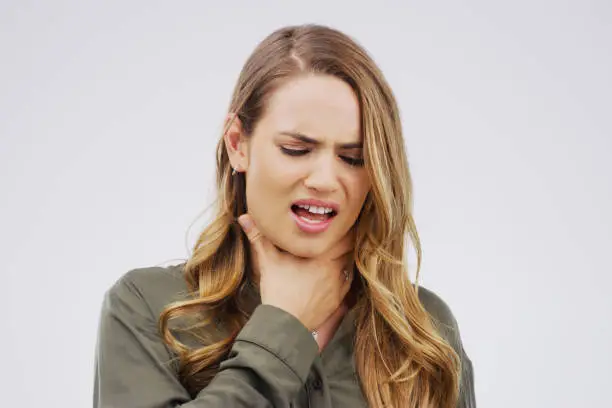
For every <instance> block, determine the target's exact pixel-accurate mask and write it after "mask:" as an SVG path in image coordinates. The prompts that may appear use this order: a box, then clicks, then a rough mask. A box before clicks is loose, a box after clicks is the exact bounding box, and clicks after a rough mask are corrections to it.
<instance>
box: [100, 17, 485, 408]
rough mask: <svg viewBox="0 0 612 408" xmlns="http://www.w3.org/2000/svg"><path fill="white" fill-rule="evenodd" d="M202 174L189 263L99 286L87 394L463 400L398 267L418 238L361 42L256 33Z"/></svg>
mask: <svg viewBox="0 0 612 408" xmlns="http://www.w3.org/2000/svg"><path fill="white" fill-rule="evenodd" d="M217 183H218V188H219V197H218V208H217V213H216V217H215V218H214V220H213V221H212V223H211V224H210V225H209V226H208V227H207V228H206V229H205V230H204V231H203V232H202V234H201V235H200V237H199V239H198V242H197V244H196V245H195V248H194V252H193V255H192V256H191V258H190V259H189V260H188V261H187V262H185V263H183V264H180V265H176V266H172V267H165V268H161V267H151V268H141V269H136V270H132V271H130V272H128V273H127V274H125V275H124V276H123V277H122V278H121V279H120V280H119V281H118V282H117V283H116V284H115V285H114V286H113V287H112V288H111V289H110V290H109V291H108V292H107V295H106V297H105V301H104V305H103V308H102V315H101V320H100V329H99V338H98V348H97V355H96V380H95V391H94V406H96V407H104V408H107V407H126V408H127V407H129V408H140V407H141V408H153V407H171V406H172V407H176V406H181V407H184V408H192V407H193V408H196V407H206V408H213V407H225V408H229V407H290V406H292V407H317V408H324V407H359V406H370V407H436V408H438V407H456V406H459V407H474V406H475V403H474V390H473V381H472V378H473V376H472V368H471V363H470V360H469V359H468V357H467V356H466V354H465V352H464V350H463V347H462V345H461V340H460V337H459V333H458V328H457V323H456V321H455V319H454V318H453V315H452V313H451V311H450V310H449V308H448V307H447V306H446V305H445V303H444V302H443V301H442V300H440V299H439V298H438V297H437V296H436V295H435V294H433V293H432V292H430V291H428V290H426V289H424V288H422V287H421V288H418V286H416V285H413V284H412V283H411V281H410V280H409V277H408V273H407V270H406V269H407V268H406V265H407V263H406V257H405V252H406V251H405V239H404V238H405V236H406V234H408V236H409V237H410V238H411V240H412V242H413V244H414V246H415V248H416V252H417V255H418V266H420V254H421V251H420V246H419V240H418V236H417V232H416V229H415V225H414V222H413V219H412V215H411V198H412V196H411V180H410V174H409V170H408V163H407V159H406V154H405V149H404V142H403V136H402V131H401V125H400V119H399V113H398V108H397V105H396V102H395V99H394V96H393V94H392V92H391V90H390V88H389V86H388V84H387V83H386V82H385V80H384V78H383V75H382V74H381V72H380V71H379V69H378V68H377V67H376V65H375V64H374V62H373V61H372V60H371V59H370V57H369V56H368V55H367V54H366V52H365V51H364V50H363V49H362V48H361V47H359V46H358V45H357V44H356V43H355V42H353V41H352V40H351V39H350V38H348V37H347V36H346V35H344V34H342V33H340V32H338V31H336V30H333V29H330V28H327V27H322V26H316V25H306V26H297V27H286V28H283V29H280V30H278V31H276V32H274V33H272V34H271V35H270V36H269V37H267V38H266V39H265V40H264V41H263V42H262V43H261V44H260V45H259V46H258V47H257V48H256V49H255V51H254V52H253V54H252V55H251V57H250V58H249V59H248V61H247V62H246V64H245V66H244V68H243V70H242V72H241V74H240V77H239V79H238V83H237V86H236V88H235V91H234V94H233V97H232V101H231V105H230V108H229V114H228V117H227V122H226V127H225V130H224V133H223V137H222V138H221V140H220V142H219V144H218V148H217ZM236 221H238V222H236ZM417 278H418V268H417Z"/></svg>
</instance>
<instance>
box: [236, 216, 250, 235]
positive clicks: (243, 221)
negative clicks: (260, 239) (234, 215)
mask: <svg viewBox="0 0 612 408" xmlns="http://www.w3.org/2000/svg"><path fill="white" fill-rule="evenodd" d="M238 222H239V223H240V225H241V226H242V228H243V229H244V232H249V231H250V230H251V227H252V226H253V222H252V221H251V217H249V216H248V215H241V216H240V217H238Z"/></svg>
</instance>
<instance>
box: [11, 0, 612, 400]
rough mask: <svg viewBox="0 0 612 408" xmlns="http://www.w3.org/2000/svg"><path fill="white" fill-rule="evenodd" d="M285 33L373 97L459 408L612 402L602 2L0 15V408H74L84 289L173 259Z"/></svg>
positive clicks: (85, 313) (608, 28) (27, 9)
mask: <svg viewBox="0 0 612 408" xmlns="http://www.w3.org/2000/svg"><path fill="white" fill-rule="evenodd" d="M307 22H316V23H323V24H328V25H331V26H333V27H336V28H339V29H341V30H342V31H344V32H346V33H348V34H349V35H351V36H353V37H354V38H356V39H357V40H358V41H359V42H360V43H361V44H363V45H364V46H365V47H366V49H367V50H368V51H369V52H370V53H371V55H372V56H373V57H374V59H375V60H376V61H377V62H378V64H379V65H380V67H381V68H382V70H383V72H384V74H385V75H386V77H387V79H388V80H389V82H390V84H391V86H392V87H393V89H394V92H395V94H396V96H397V99H398V101H399V105H400V108H401V112H402V118H403V124H404V129H405V135H406V145H407V150H408V155H409V160H410V165H411V169H412V173H413V177H414V187H415V190H414V192H415V217H416V222H417V226H418V228H419V232H420V235H421V238H422V244H423V249H424V258H423V267H422V274H421V276H422V279H421V284H423V285H424V286H426V287H428V288H430V289H432V290H434V291H435V292H437V293H438V294H439V295H440V296H441V297H442V298H443V299H444V300H445V301H446V302H447V303H448V304H449V305H450V307H451V308H452V310H453V311H454V313H455V316H456V318H457V320H458V321H459V325H460V328H461V332H462V336H463V339H464V343H465V348H466V350H467V352H468V354H469V355H470V357H471V358H472V360H473V362H474V367H475V373H476V394H477V400H478V405H479V406H480V407H508V408H510V407H513V408H514V407H519V406H520V407H534V408H536V407H537V408H541V407H554V408H561V407H603V406H607V407H610V406H612V393H611V392H610V388H609V383H610V379H611V377H612V375H611V374H610V367H611V366H612V357H611V354H612V353H611V352H610V346H611V345H612V329H611V323H612V316H611V314H612V313H611V311H612V301H611V296H610V292H611V289H612V288H611V287H610V286H611V284H612V279H611V278H610V274H611V273H612V262H611V261H610V256H611V252H610V248H611V247H612V215H610V211H611V210H612V181H611V174H612V164H611V158H610V157H611V154H612V141H611V138H612V136H611V134H612V124H611V121H610V110H611V107H612V97H611V95H612V85H611V78H610V72H612V50H611V48H612V47H611V39H612V5H611V3H610V2H607V1H604V0H602V1H584V0H583V1H578V0H575V1H563V2H558V1H552V0H549V1H544V0H539V1H533V0H530V1H514V2H491V1H484V0H482V1H464V2H461V1H438V2H425V1H421V2H416V1H407V2H406V1H404V2H400V1H397V2H391V1H380V2H378V3H376V5H375V3H374V2H363V3H359V2H354V1H350V2H349V1H344V2H340V1H308V2H304V1H301V2H284V1H283V2H281V1H277V2H272V1H257V2H247V1H223V2H219V1H215V2H212V1H210V2H209V1H181V2H176V1H175V2H170V1H166V2H157V1H105V2H78V1H72V2H69V1H54V2H44V1H38V2H36V1H2V2H1V6H0V85H1V87H0V137H1V139H0V141H1V145H0V171H1V174H0V183H1V184H0V188H1V190H0V191H1V193H0V194H1V199H0V205H1V207H0V208H1V211H0V234H1V235H0V251H1V260H2V263H1V266H0V272H1V279H2V280H1V285H0V307H1V308H0V310H1V311H2V319H1V321H2V324H1V326H0V327H1V329H0V330H1V336H0V346H1V349H2V354H3V357H2V363H1V364H0V376H1V379H0V401H1V402H0V405H2V406H4V407H20V408H24V407H42V406H44V407H58V408H59V407H62V408H63V407H86V406H91V398H92V389H93V357H94V348H95V342H96V330H97V324H98V316H99V311H100V305H101V301H102V296H103V293H104V292H105V291H106V290H107V289H108V288H109V286H110V285H111V284H112V283H113V282H114V281H115V280H116V279H117V278H119V276H121V275H122V274H124V273H125V272H127V271H128V270H130V269H132V268H137V267H143V266H152V265H158V264H163V265H166V264H168V263H178V262H180V259H182V258H185V257H187V256H188V254H189V251H190V247H191V245H192V244H193V242H194V239H195V237H196V235H197V233H198V232H199V230H200V229H201V227H202V226H203V225H204V223H205V221H206V216H204V217H199V216H200V214H201V212H202V211H203V210H204V209H205V208H206V207H207V206H208V205H209V204H210V202H211V199H212V197H213V196H214V194H213V193H214V188H213V171H214V147H215V144H216V142H217V139H218V137H219V135H220V131H221V126H222V121H223V118H224V114H225V110H226V108H227V104H228V102H229V98H230V93H231V91H232V87H233V85H234V83H235V81H236V79H237V76H238V72H239V70H240V68H241V66H242V64H243V63H244V61H245V60H246V58H247V56H248V55H249V53H250V52H251V51H252V50H253V48H254V47H255V45H256V44H257V43H258V42H259V41H261V40H262V39H263V38H264V37H265V36H266V35H267V34H269V33H270V32H271V31H273V30H274V29H276V28H279V27H280V26H284V25H288V24H296V23H307ZM198 217H199V218H198ZM174 259H179V260H177V261H173V260H174ZM413 259H414V257H413Z"/></svg>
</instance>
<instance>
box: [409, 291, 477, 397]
mask: <svg viewBox="0 0 612 408" xmlns="http://www.w3.org/2000/svg"><path fill="white" fill-rule="evenodd" d="M419 299H420V300H421V302H422V303H423V306H424V307H425V309H426V310H427V312H428V313H429V314H430V316H431V317H432V318H433V320H434V323H435V325H436V328H437V329H438V331H439V333H440V335H441V336H442V337H443V338H444V339H445V340H446V341H448V343H449V344H450V346H451V347H452V348H453V349H454V350H455V352H456V353H457V355H458V356H459V359H460V362H461V373H460V379H459V400H458V402H457V408H476V394H475V391H474V369H473V365H472V361H471V360H470V358H469V357H468V355H467V353H466V352H465V349H464V347H463V341H462V339H461V334H460V333H459V324H458V323H457V320H456V319H455V316H454V315H453V312H452V311H451V309H450V307H449V306H448V305H447V304H446V303H445V302H444V301H443V300H442V299H441V298H440V297H439V296H438V295H436V294H435V293H434V292H432V291H430V290H428V289H426V288H424V287H419Z"/></svg>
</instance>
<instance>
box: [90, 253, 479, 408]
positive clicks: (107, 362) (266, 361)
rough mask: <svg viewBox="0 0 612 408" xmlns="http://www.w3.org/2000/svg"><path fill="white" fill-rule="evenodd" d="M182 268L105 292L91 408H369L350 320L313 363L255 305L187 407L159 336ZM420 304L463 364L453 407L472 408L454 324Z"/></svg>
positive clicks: (312, 347) (292, 334)
mask: <svg viewBox="0 0 612 408" xmlns="http://www.w3.org/2000/svg"><path fill="white" fill-rule="evenodd" d="M183 265H184V264H180V265H174V266H168V267H150V268H139V269H133V270H131V271H129V272H128V273H126V274H125V275H123V276H122V277H121V278H120V279H119V280H118V281H117V282H116V283H115V284H114V285H113V286H112V287H111V288H110V289H109V290H108V291H107V292H106V294H105V297H104V301H103V305H102V311H101V316H100V323H99V329H98V339H97V347H96V355H95V380H94V395H93V406H94V407H95V408H111V407H112V408H162V407H164V408H165V407H182V408H221V407H223V408H240V407H261V408H264V407H266V408H270V407H295V408H307V407H313V408H331V407H341V408H344V407H347V408H357V407H367V404H366V399H365V398H364V396H363V394H362V391H361V388H360V386H359V381H358V378H357V374H356V370H355V364H354V359H353V334H354V325H353V324H352V323H353V319H354V314H353V313H352V312H353V311H349V313H348V314H347V315H346V316H345V317H344V319H343V320H342V323H341V324H340V326H339V328H338V330H337V331H336V333H335V335H334V337H333V338H332V340H331V341H330V342H329V344H328V345H327V346H326V347H325V349H324V350H323V352H321V353H319V350H318V346H317V343H316V342H315V340H314V339H313V337H312V335H311V333H310V332H309V331H308V329H307V328H306V327H304V325H303V324H302V323H301V322H300V321H299V320H298V319H296V318H295V317H293V316H292V315H291V314H289V313H287V312H285V311H283V310H281V309H278V308H276V307H274V306H270V305H263V304H261V302H259V304H256V305H254V310H253V312H252V314H251V317H250V319H249V320H248V322H247V323H246V325H245V326H244V327H243V329H242V330H241V331H240V333H239V334H238V336H237V338H236V340H235V342H234V344H233V346H232V349H231V352H230V353H229V355H228V357H227V359H226V360H224V361H223V362H222V363H221V364H220V369H219V372H218V373H217V374H216V376H215V377H214V378H213V380H212V381H211V382H210V384H209V385H207V386H206V387H204V388H203V389H202V390H201V391H200V392H199V393H198V394H197V395H196V396H195V398H192V396H191V395H190V394H189V393H188V392H187V390H186V389H185V388H184V387H183V385H182V384H181V383H180V382H179V380H178V367H177V365H176V363H175V362H176V355H175V354H174V353H173V352H171V350H170V349H169V348H168V347H167V346H166V345H165V344H164V342H163V341H162V339H161V336H160V334H159V331H158V326H157V323H158V318H159V315H160V313H161V311H162V310H163V309H164V308H165V307H166V306H167V305H168V304H169V303H171V302H173V301H175V300H180V299H185V297H184V296H185V294H186V293H187V286H186V283H185V280H184V278H183V276H182V266H183ZM419 297H420V300H421V302H422V303H423V305H424V307H425V308H426V310H427V311H428V312H429V313H430V314H431V315H432V316H433V318H434V319H435V320H436V321H438V322H440V325H439V327H440V329H439V330H440V334H441V335H442V336H443V337H444V338H445V339H446V340H447V341H448V342H449V343H450V344H451V345H452V346H453V348H454V349H455V351H456V352H457V353H458V354H459V356H460V358H461V365H462V370H461V381H460V387H461V388H460V401H459V403H458V405H457V406H458V407H460V408H474V407H475V406H476V403H475V398H474V382H473V372H472V363H471V361H470V359H469V358H468V357H467V355H466V353H465V351H464V349H463V346H462V344H461V338H460V336H459V331H458V327H457V322H456V321H455V319H454V317H453V315H452V313H451V311H450V309H449V308H448V306H447V305H446V304H445V303H444V302H443V301H442V300H441V299H440V298H439V297H437V296H436V295H435V294H434V293H432V292H431V291H428V290H426V289H424V288H423V287H420V288H419Z"/></svg>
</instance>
